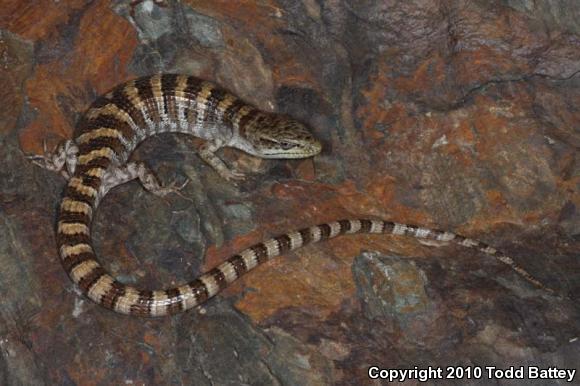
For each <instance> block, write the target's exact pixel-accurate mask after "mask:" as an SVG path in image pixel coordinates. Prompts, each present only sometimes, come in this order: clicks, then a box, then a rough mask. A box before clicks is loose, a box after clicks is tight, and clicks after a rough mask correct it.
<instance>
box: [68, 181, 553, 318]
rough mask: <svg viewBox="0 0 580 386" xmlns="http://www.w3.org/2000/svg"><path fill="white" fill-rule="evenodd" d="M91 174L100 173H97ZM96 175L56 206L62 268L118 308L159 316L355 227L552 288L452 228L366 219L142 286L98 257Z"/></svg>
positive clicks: (291, 236) (273, 242) (280, 240)
mask: <svg viewBox="0 0 580 386" xmlns="http://www.w3.org/2000/svg"><path fill="white" fill-rule="evenodd" d="M94 177H95V179H96V180H98V179H99V177H98V176H94ZM96 180H91V178H90V176H83V175H81V176H80V177H79V175H78V174H77V175H76V176H75V177H73V178H71V179H70V180H69V183H68V186H67V189H66V191H65V196H64V198H63V200H62V203H61V206H60V213H59V218H58V225H57V243H58V248H59V251H60V257H61V260H62V264H63V266H64V268H65V270H66V272H67V273H68V275H69V276H70V278H71V279H72V281H73V282H74V283H75V284H76V285H77V286H78V287H79V288H80V289H81V290H82V292H83V293H84V294H85V295H86V296H87V297H88V298H90V299H91V300H93V301H95V302H96V303H98V304H100V305H102V306H104V307H106V308H108V309H110V310H113V311H115V312H118V313H122V314H131V315H139V316H163V315H168V314H175V313H178V312H183V311H186V310H189V309H191V308H193V307H195V306H197V305H200V304H201V303H203V302H205V301H206V300H208V299H209V298H211V297H213V296H215V295H216V294H217V293H218V292H220V291H221V290H223V289H224V288H226V287H227V286H228V285H229V284H230V283H232V282H234V281H235V280H236V279H238V278H239V277H240V276H242V275H243V274H244V273H246V272H249V271H251V270H252V269H253V268H255V267H257V266H258V265H260V264H262V263H264V262H266V261H268V260H269V259H271V258H273V257H275V256H278V255H280V254H283V253H285V252H287V251H291V250H294V249H297V248H299V247H302V246H305V245H308V244H311V243H315V242H318V241H322V240H326V239H331V238H333V237H336V236H339V235H343V234H353V233H390V234H394V235H408V236H412V237H415V238H418V239H431V240H438V241H451V242H455V243H457V244H459V245H462V246H464V247H469V248H473V249H477V250H479V251H481V252H484V253H486V254H488V255H491V256H493V257H495V258H496V259H497V260H499V261H501V262H502V263H504V264H507V265H508V266H510V267H511V268H512V269H514V270H515V271H516V272H517V273H518V274H520V275H521V276H522V277H523V278H524V279H526V280H527V281H528V282H530V283H531V284H533V285H534V286H536V287H538V288H541V289H543V290H546V291H548V292H553V291H552V290H551V289H549V288H546V287H545V286H544V285H543V284H542V283H540V282H539V281H538V280H537V279H535V278H534V277H532V276H531V275H530V274H529V273H528V272H527V271H525V270H524V269H523V268H521V267H519V266H517V265H516V264H515V262H514V261H513V260H512V259H511V258H510V257H508V256H506V255H505V254H503V253H502V252H500V251H497V250H496V249H495V248H492V247H490V246H488V245H487V244H485V243H483V242H480V241H476V240H472V239H469V238H465V237H463V236H460V235H456V234H454V233H450V232H444V231H438V230H431V229H426V228H421V227H416V226H412V225H405V224H397V223H393V222H389V221H383V220H370V219H359V220H340V221H335V222H330V223H326V224H320V225H316V226H312V227H309V228H304V229H300V230H298V231H293V232H289V233H286V234H283V235H280V236H277V237H274V238H271V239H269V240H267V241H264V242H261V243H258V244H255V245H253V246H251V247H249V248H247V249H245V250H243V251H242V252H241V253H239V254H236V255H234V256H232V257H230V258H229V259H227V260H226V261H224V262H223V263H221V264H220V265H218V266H217V267H215V268H213V269H212V270H210V271H209V272H207V273H205V274H203V275H201V276H199V277H198V278H197V279H195V280H193V281H191V282H189V283H187V284H185V285H182V286H179V287H175V288H171V289H166V290H156V291H150V290H140V289H137V288H134V287H132V286H129V285H126V284H123V283H121V282H119V281H118V280H116V279H114V278H113V277H112V276H111V275H110V274H109V273H107V271H106V270H105V269H104V268H103V267H102V266H101V264H100V263H99V262H98V261H97V258H96V255H95V252H94V250H93V247H92V244H91V237H90V234H91V232H90V225H91V219H92V216H93V211H94V208H95V202H96V198H97V196H98V191H97V189H98V184H97V183H96V182H97V181H96ZM93 182H95V183H94V184H93Z"/></svg>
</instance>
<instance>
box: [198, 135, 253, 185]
mask: <svg viewBox="0 0 580 386" xmlns="http://www.w3.org/2000/svg"><path fill="white" fill-rule="evenodd" d="M221 147H222V145H221V144H219V143H217V142H211V141H208V142H206V143H204V144H203V145H202V146H201V147H200V149H199V156H200V157H201V159H202V160H204V161H205V162H206V163H207V164H208V165H210V166H211V167H212V168H213V169H214V170H215V171H216V172H217V174H219V175H220V176H221V177H222V178H223V179H225V180H228V181H234V180H238V181H239V180H243V179H244V178H245V177H246V176H245V175H244V173H241V172H238V171H236V170H233V169H230V168H229V167H228V165H226V163H225V162H224V161H222V160H221V158H219V157H218V156H217V155H216V154H215V152H216V151H217V150H218V149H219V148H221Z"/></svg>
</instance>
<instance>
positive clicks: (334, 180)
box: [0, 0, 580, 385]
mask: <svg viewBox="0 0 580 386" xmlns="http://www.w3.org/2000/svg"><path fill="white" fill-rule="evenodd" d="M579 20H580V3H579V2H578V1H576V0H551V1H531V0H529V1H528V0H503V1H500V0H497V1H496V0H492V1H487V0H485V1H484V0H473V1H467V0H464V1H461V0H457V1H453V0H438V1H436V0H424V1H395V0H390V1H371V0H368V1H362V0H361V1H341V0H302V1H295V0H292V1H289V0H279V1H273V0H263V1H250V0H247V1H235V2H234V1H229V0H218V1H195V0H190V1H182V2H176V1H155V2H153V1H151V0H147V1H142V2H133V3H130V2H128V1H119V2H114V3H109V2H105V1H90V2H87V1H81V0H70V1H61V2H53V1H29V0H2V1H1V2H0V85H1V87H0V141H1V146H2V147H1V151H0V164H1V165H2V168H1V169H0V293H1V294H2V304H1V305H0V384H2V385H18V384H26V385H29V384H64V385H73V384H78V385H111V384H115V385H121V384H196V385H205V384H207V385H210V384H213V385H233V384H256V385H261V384H284V385H319V384H338V385H347V384H366V383H368V382H369V381H368V380H367V378H366V371H367V368H368V366H370V365H372V364H375V365H379V366H383V367H391V368H392V367H411V368H412V367H413V366H420V367H424V366H428V365H431V366H447V365H465V366H467V365H482V366H483V365H497V366H500V367H506V366H510V365H520V364H533V365H539V366H546V367H547V366H551V365H558V366H560V367H575V366H576V367H577V366H578V363H580V344H579V342H578V341H576V340H575V339H576V337H577V336H578V335H579V334H580V332H579V330H580V322H579V320H580V312H579V311H580V308H579V307H578V300H579V299H578V295H577V294H578V291H579V289H580V261H579V259H578V251H580V209H579V208H580V194H579V187H580V155H579V151H578V150H579V148H580V131H579V130H580V107H579V106H580V24H579V22H578V21H579ZM158 71H167V72H182V73H187V74H193V75H197V76H200V77H202V78H206V79H210V80H214V81H216V82H217V83H219V84H222V85H223V86H225V87H226V88H228V89H230V90H231V91H234V92H235V93H237V94H238V95H240V96H242V97H243V98H245V99H246V100H248V101H250V102H252V103H254V104H256V105H257V106H259V107H261V108H263V109H265V110H274V111H281V112H286V113H289V114H291V115H292V116H294V117H296V118H298V119H301V120H303V121H305V122H307V123H308V124H309V125H310V126H311V127H312V128H313V130H314V132H315V133H316V136H317V137H319V138H321V139H322V140H323V142H324V146H325V150H324V153H323V154H322V155H321V156H319V157H316V158H315V159H309V160H297V161H266V160H257V159H254V158H252V157H250V156H248V155H244V154H240V153H239V152H237V151H233V150H226V151H224V157H225V158H226V159H227V160H228V162H230V163H232V164H234V165H237V166H238V167H239V168H240V169H242V170H243V171H245V172H247V173H249V174H250V175H251V177H250V178H249V179H248V180H247V181H246V182H244V183H242V184H240V185H238V186H236V185H232V184H230V183H227V182H224V181H221V180H220V179H219V178H218V177H217V176H216V175H215V173H214V172H213V171H211V170H209V168H208V167H207V166H205V165H202V164H201V163H200V160H199V159H198V157H197V156H196V155H195V146H196V145H198V142H197V141H194V140H191V139H189V138H185V137H180V136H171V135H166V136H160V137H158V138H155V139H152V140H150V141H148V142H146V143H145V144H144V145H143V146H142V147H141V148H140V149H139V151H138V152H137V154H136V157H137V158H140V159H143V160H146V161H147V162H148V163H149V164H150V165H151V167H152V168H153V169H154V170H156V171H157V172H158V175H159V177H160V178H161V180H162V181H170V180H171V179H174V178H177V179H178V180H180V181H184V180H185V179H190V180H191V182H190V183H189V185H188V186H187V188H186V189H185V191H184V195H185V197H179V196H172V197H169V198H168V199H166V200H161V199H159V198H156V197H153V196H151V195H149V194H147V193H145V192H144V191H143V190H142V189H141V188H140V186H139V185H138V184H137V183H131V184H127V185H126V186H122V187H120V188H118V189H116V190H115V191H114V192H113V193H111V194H110V195H109V196H108V197H107V198H106V200H105V202H104V203H103V205H102V207H101V208H100V210H99V212H98V216H97V218H96V227H95V234H94V240H95V245H96V247H97V250H98V252H99V255H100V256H101V259H102V260H103V262H105V264H106V265H107V266H108V267H109V268H110V269H111V271H112V272H113V273H114V274H115V275H117V276H118V277H120V278H122V279H123V280H124V281H125V282H130V283H136V284H149V285H152V286H166V285H169V284H173V283H177V282H181V281H184V280H186V279H190V278H192V277H193V276H194V275H195V274H197V273H198V272H201V271H203V270H206V269H209V268H210V267H211V266H212V265H214V264H215V263H217V262H219V261H221V260H222V259H223V258H225V257H227V256H228V255H229V254H231V253H233V252H235V251H237V250H239V249H241V248H243V247H245V246H248V245H250V244H251V243H253V242H257V241H259V240H261V239H262V238H263V237H265V236H267V235H273V234H277V233H280V232H285V231H286V230H289V229H293V228H296V227H302V226H306V225H310V224H312V223H319V222H323V221H327V220H334V219H337V218H340V217H345V216H355V217H356V216H369V215H373V216H379V217H383V218H386V219H391V220H395V221H400V222H410V223H415V224H421V225H427V226H432V227H437V228H443V229H450V230H454V231H456V232H460V233H463V234H465V235H468V236H472V237H475V238H479V239H482V240H484V241H486V242H488V243H490V244H492V245H494V246H497V247H501V248H502V249H504V250H506V251H508V252H510V253H511V254H512V255H513V256H514V258H515V259H516V260H517V261H518V262H519V263H520V264H521V265H522V266H524V267H525V268H526V269H528V270H529V271H530V272H532V273H533V274H535V275H536V276H538V277H539V278H541V279H542V280H543V281H544V282H545V283H546V284H548V285H550V286H552V287H554V288H557V289H558V290H559V291H560V292H561V293H563V294H569V295H570V296H571V297H572V299H571V300H562V299H558V298H554V297H551V296H548V295H546V294H543V293H541V292H540V291H537V290H534V289H532V288H530V287H529V286H528V285H527V284H526V283H525V282H523V281H522V280H521V279H520V278H519V277H518V276H517V275H515V274H514V273H513V272H511V271H510V270H508V269H506V268H505V267H503V266H502V265H500V264H498V263H497V262H495V261H493V260H491V259H489V258H487V257H486V256H483V255H480V254H475V253H472V252H470V251H466V250H462V249H461V248H454V247H442V248H434V247H428V246H424V245H421V244H419V243H417V242H416V241H414V240H410V239H406V238H395V237H387V236H383V237H380V236H372V237H371V236H353V237H350V238H342V239H336V240H333V241H331V242H328V243H325V244H321V245H316V246H311V247H307V248H304V249H302V250H298V251H296V252H295V253H292V254H288V255H286V256H283V257H281V258H278V259H277V260H275V261H272V262H271V263H269V264H267V265H266V266H264V267H261V268H259V269H257V270H256V271H255V272H252V273H251V274H249V275H248V276H247V277H245V278H243V279H242V280H240V282H238V283H236V284H235V285H233V286H232V287H231V288H229V289H228V290H226V291H225V292H224V293H223V294H222V295H221V296H219V297H217V298H216V299H214V300H213V301H211V302H210V303H209V304H207V306H205V307H204V308H203V309H199V310H195V311H193V312H189V313H187V314H184V315H180V316H176V317H173V318H166V319H157V320H144V319H136V318H129V317H124V316H120V315H116V314H113V313H111V312H108V311H106V310H103V309H102V308H100V307H98V306H97V305H95V304H92V303H90V302H88V301H86V300H85V299H84V298H82V297H81V296H79V294H78V293H77V292H76V291H75V289H74V288H73V286H72V285H71V283H70V282H69V280H68V278H67V277H66V275H65V274H64V272H63V270H62V268H61V267H60V264H59V262H58V258H57V254H56V248H55V245H54V236H53V227H54V219H55V208H56V205H57V202H58V199H59V197H60V194H61V190H62V188H63V185H64V181H63V179H62V178H61V177H59V176H57V175H53V174H51V173H49V172H47V171H44V170H41V169H39V168H37V167H34V166H33V165H31V164H30V163H29V162H27V160H26V159H25V158H24V153H40V152H41V151H42V143H43V141H46V143H47V145H48V146H49V148H52V147H54V146H56V144H57V143H58V142H60V141H62V140H64V139H66V138H68V137H69V136H70V134H71V133H72V130H73V127H74V124H75V122H76V121H77V119H78V117H79V115H80V114H82V112H83V110H84V109H85V108H86V107H87V106H88V104H89V103H90V102H91V101H92V100H93V99H94V98H95V97H96V96H97V95H98V94H100V93H102V92H105V91H106V90H108V89H109V88H110V87H112V86H114V85H115V84H117V83H119V82H122V81H124V80H126V79H129V78H131V77H135V76H139V75H144V74H150V73H154V72H158ZM365 251H369V252H368V253H367V252H365ZM578 379H579V378H578V375H577V381H578ZM456 383H457V384H488V382H487V381H485V380H480V381H477V380H473V381H460V382H459V381H458V382H456ZM409 384H413V383H409ZM529 384H549V383H546V382H538V383H534V382H529Z"/></svg>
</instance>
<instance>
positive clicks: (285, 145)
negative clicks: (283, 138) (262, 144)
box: [280, 142, 296, 150]
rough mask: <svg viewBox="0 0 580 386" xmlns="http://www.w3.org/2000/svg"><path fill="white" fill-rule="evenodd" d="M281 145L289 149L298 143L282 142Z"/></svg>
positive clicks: (283, 148)
mask: <svg viewBox="0 0 580 386" xmlns="http://www.w3.org/2000/svg"><path fill="white" fill-rule="evenodd" d="M280 147H281V148H282V150H289V149H292V148H293V147H296V144H294V143H290V142H280Z"/></svg>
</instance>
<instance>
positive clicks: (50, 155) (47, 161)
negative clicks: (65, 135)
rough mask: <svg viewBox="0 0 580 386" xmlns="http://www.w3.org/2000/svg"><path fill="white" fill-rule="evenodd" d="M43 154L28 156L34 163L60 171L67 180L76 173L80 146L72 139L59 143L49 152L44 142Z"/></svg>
mask: <svg viewBox="0 0 580 386" xmlns="http://www.w3.org/2000/svg"><path fill="white" fill-rule="evenodd" d="M42 147H43V152H44V154H42V155H37V154H34V155H29V156H26V158H28V159H29V160H30V161H32V163H33V164H35V165H37V166H40V167H41V168H43V169H47V170H50V171H53V172H56V173H60V174H61V175H63V176H64V178H66V179H67V180H68V179H70V177H71V176H72V175H73V174H74V172H75V169H76V165H77V156H78V153H79V148H78V146H77V145H76V144H75V143H74V142H73V141H72V140H70V139H69V140H67V141H65V142H63V143H61V144H59V145H58V146H57V147H56V149H55V150H54V151H52V152H49V151H48V150H47V148H46V142H44V141H43V142H42Z"/></svg>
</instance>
